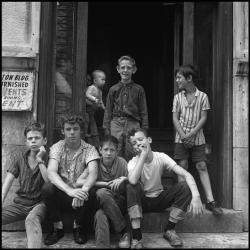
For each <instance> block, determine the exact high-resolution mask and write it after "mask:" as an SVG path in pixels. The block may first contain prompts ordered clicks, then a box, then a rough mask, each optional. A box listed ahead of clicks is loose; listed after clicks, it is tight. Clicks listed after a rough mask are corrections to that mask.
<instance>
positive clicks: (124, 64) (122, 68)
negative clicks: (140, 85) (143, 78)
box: [117, 60, 136, 82]
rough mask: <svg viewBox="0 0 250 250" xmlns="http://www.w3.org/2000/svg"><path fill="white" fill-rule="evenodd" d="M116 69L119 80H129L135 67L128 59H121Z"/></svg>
mask: <svg viewBox="0 0 250 250" xmlns="http://www.w3.org/2000/svg"><path fill="white" fill-rule="evenodd" d="M117 71H118V73H119V74H120V76H121V82H130V81H131V78H132V75H133V74H134V73H135V72H136V67H135V66H133V64H132V63H131V62H130V61H129V60H122V61H121V62H120V64H119V65H118V66H117Z"/></svg>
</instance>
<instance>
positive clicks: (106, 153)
mask: <svg viewBox="0 0 250 250" xmlns="http://www.w3.org/2000/svg"><path fill="white" fill-rule="evenodd" d="M99 151H100V154H101V155H102V159H103V162H104V164H105V165H111V164H112V163H113V161H114V159H115V158H116V157H117V153H118V152H117V148H116V146H115V145H114V143H112V142H106V143H104V144H103V146H102V147H100V148H99Z"/></svg>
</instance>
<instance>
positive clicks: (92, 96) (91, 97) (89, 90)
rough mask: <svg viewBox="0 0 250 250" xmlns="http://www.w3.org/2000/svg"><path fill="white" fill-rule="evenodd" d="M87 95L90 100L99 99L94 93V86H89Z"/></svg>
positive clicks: (96, 100) (95, 100)
mask: <svg viewBox="0 0 250 250" xmlns="http://www.w3.org/2000/svg"><path fill="white" fill-rule="evenodd" d="M86 97H87V98H88V99H89V100H90V101H93V102H96V103H97V102H98V99H97V98H96V97H95V96H94V95H93V93H92V88H91V87H89V88H88V89H87V91H86Z"/></svg>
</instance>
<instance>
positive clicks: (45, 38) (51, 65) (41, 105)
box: [37, 2, 88, 147]
mask: <svg viewBox="0 0 250 250" xmlns="http://www.w3.org/2000/svg"><path fill="white" fill-rule="evenodd" d="M56 4H57V3H56V2H41V24H40V55H39V74H38V93H39V94H38V100H37V119H38V121H39V122H42V123H44V124H45V127H46V129H47V139H48V143H47V146H48V147H50V146H51V145H52V144H53V143H55V142H53V131H54V123H55V86H56V85H55V81H56V78H55V73H56V71H55V60H56V49H55V44H56V41H55V39H56ZM87 21H88V3H87V2H77V8H76V19H75V25H76V30H77V31H76V34H75V38H76V39H75V45H74V46H75V51H77V53H75V54H74V64H73V65H74V66H73V67H74V69H73V70H74V74H73V84H72V102H73V103H72V109H73V112H74V113H77V114H81V115H82V116H83V118H85V117H86V116H85V112H86V109H85V98H84V95H83V93H84V92H85V89H86V86H87V77H86V72H87Z"/></svg>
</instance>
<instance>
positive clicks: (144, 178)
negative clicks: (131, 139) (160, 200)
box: [128, 152, 177, 197]
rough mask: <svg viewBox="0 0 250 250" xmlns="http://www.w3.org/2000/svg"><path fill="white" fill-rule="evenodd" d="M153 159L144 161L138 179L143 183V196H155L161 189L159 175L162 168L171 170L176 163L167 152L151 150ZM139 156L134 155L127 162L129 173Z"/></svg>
mask: <svg viewBox="0 0 250 250" xmlns="http://www.w3.org/2000/svg"><path fill="white" fill-rule="evenodd" d="M152 153H153V160H152V161H151V162H150V163H144V166H143V168H142V172H141V176H140V181H141V183H142V185H143V190H144V192H145V196H147V197H157V196H159V194H160V193H161V192H162V191H163V186H162V183H161V177H162V174H163V171H164V169H167V170H168V171H172V170H173V168H174V166H175V165H177V163H176V162H175V161H174V160H173V159H172V158H170V157H169V156H168V155H167V154H165V153H161V152H152ZM138 160H139V156H135V157H134V158H132V159H131V160H130V161H129V162H128V172H129V173H130V172H131V171H132V170H133V169H134V168H135V166H136V163H137V161H138Z"/></svg>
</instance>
